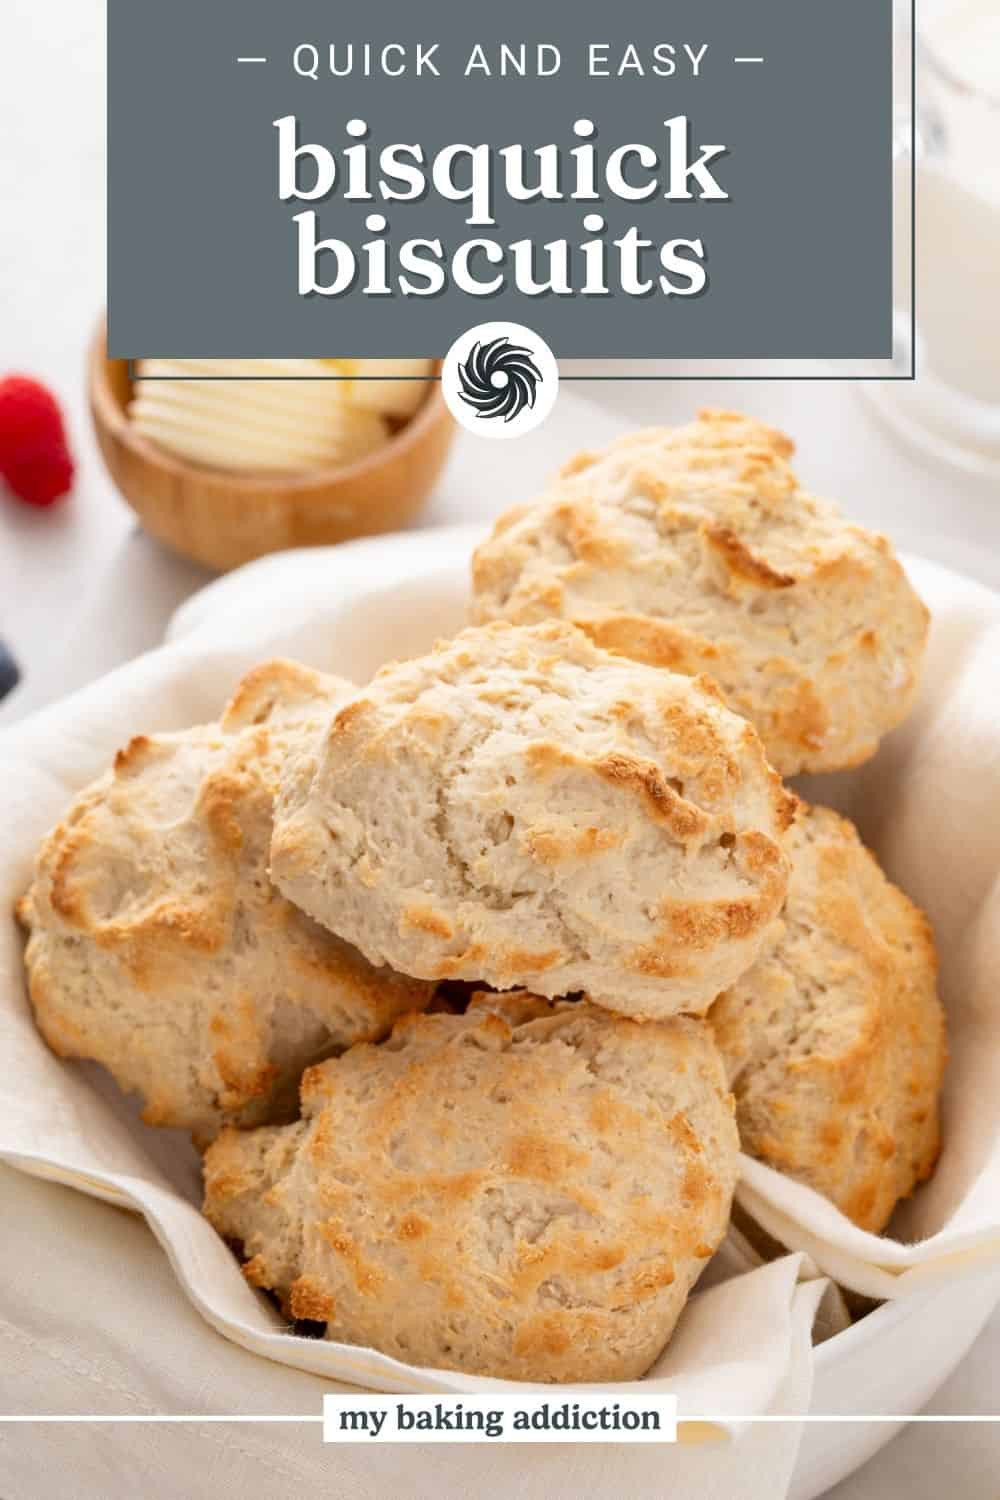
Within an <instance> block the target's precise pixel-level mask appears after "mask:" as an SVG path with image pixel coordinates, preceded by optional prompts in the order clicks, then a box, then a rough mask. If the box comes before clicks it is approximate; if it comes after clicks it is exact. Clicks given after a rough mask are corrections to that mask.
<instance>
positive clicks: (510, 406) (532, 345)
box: [441, 323, 559, 438]
mask: <svg viewBox="0 0 1000 1500" xmlns="http://www.w3.org/2000/svg"><path fill="white" fill-rule="evenodd" d="M441 381H442V389H443V392H444V398H445V401H446V402H447V404H448V408H449V410H450V411H451V414H452V416H453V417H454V418H455V420H456V421H457V422H459V423H460V425H461V426H462V427H464V428H466V430H467V431H469V432H474V433H476V435H477V436H479V437H486V438H509V437H520V436H522V435H523V434H524V433H526V432H530V431H531V430H532V429H533V428H535V427H537V426H538V425H539V424H540V423H541V422H543V421H544V420H545V418H546V417H547V416H548V414H549V412H550V411H551V410H552V407H553V405H554V404H555V399H556V394H557V392H558V388H559V369H558V366H557V364H556V360H555V356H554V355H553V353H552V350H551V349H550V348H549V346H548V345H547V344H546V343H545V341H544V340H543V339H541V338H539V336H538V334H536V333H533V332H532V331H531V329H530V328H523V327H522V326H521V325H520V324H519V323H482V324H480V325H479V326H478V327H477V328H470V329H469V330H468V331H467V332H466V333H464V334H462V335H461V337H460V338H458V339H456V340H455V342H454V344H452V346H451V348H450V349H449V351H448V353H447V355H446V356H445V361H444V367H443V369H442V372H441Z"/></svg>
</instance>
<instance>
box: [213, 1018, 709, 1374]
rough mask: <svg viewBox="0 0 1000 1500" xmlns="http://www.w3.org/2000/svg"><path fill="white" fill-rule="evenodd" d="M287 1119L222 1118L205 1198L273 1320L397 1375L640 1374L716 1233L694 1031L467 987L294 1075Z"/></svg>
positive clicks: (691, 1026)
mask: <svg viewBox="0 0 1000 1500" xmlns="http://www.w3.org/2000/svg"><path fill="white" fill-rule="evenodd" d="M302 1116H303V1118H302V1120H301V1121H300V1122H298V1123H296V1124H294V1125H288V1126H284V1127H279V1128H276V1129H274V1128H271V1129H267V1128H265V1129H261V1130H255V1131H251V1132H240V1131H236V1130H227V1131H225V1132H224V1133H223V1134H222V1135H221V1136H220V1137H219V1139H218V1140H217V1141H216V1142H215V1143H214V1144H213V1145H212V1146H211V1147H210V1148H209V1150H208V1152H207V1153H206V1156H205V1159H204V1169H205V1204H204V1211H205V1213H206V1214H207V1216H208V1218H209V1219H210V1220H211V1222H212V1223H213V1224H214V1225H215V1227H216V1229H217V1230H218V1231H219V1233H220V1234H222V1235H224V1236H225V1237H226V1238H227V1239H229V1240H231V1241H235V1242H237V1243H238V1244H239V1245H240V1246H241V1247H242V1255H243V1258H244V1260H245V1265H244V1267H243V1270H244V1275H245V1276H246V1277H247V1280H248V1281H250V1282H251V1284H252V1285H254V1286H258V1287H264V1288H268V1289H271V1290H273V1291H274V1292H276V1293H277V1295H278V1297H279V1299H280V1302H281V1304H282V1306H283V1308H284V1310H285V1313H286V1315H287V1316H289V1317H291V1318H308V1319H311V1320H313V1321H319V1322H323V1323H325V1324H326V1337H327V1338H329V1339H334V1340H339V1341H343V1342H346V1343H350V1344H361V1345H366V1346H368V1347H371V1348H374V1349H378V1350H381V1351H382V1352H383V1353H385V1354H388V1355H391V1356H392V1357H394V1358H395V1359H400V1360H404V1361H406V1362H408V1363H410V1364H414V1365H426V1366H432V1367H435V1368H447V1369H458V1370H465V1371H469V1372H474V1373H476V1374H482V1375H491V1376H496V1377H501V1378H508V1379H513V1380H529V1381H603V1380H634V1379H637V1378H638V1377H639V1376H641V1375H643V1374H644V1373H645V1371H646V1370H648V1368H649V1367H650V1365H651V1364H652V1363H653V1361H654V1360H655V1359H656V1358H657V1356H658V1355H659V1353H660V1351H661V1350H662V1348H663V1346H664V1345H665V1344H666V1342H667V1340H668V1338H669V1337H670V1334H671V1332H672V1330H673V1327H674V1324H675V1323H676V1321H677V1318H678V1316H679V1315H680V1312H681V1309H682V1307H683V1306H684V1302H685V1300H686V1298H687V1295H688V1292H689V1291H690V1289H691V1287H692V1285H693V1283H694V1282H695V1280H696V1279H697V1277H698V1275H699V1274H700V1272H701V1270H702V1268H703V1267H704V1265H705V1264H706V1262H707V1260H708V1258H709V1257H710V1256H711V1255H712V1254H713V1252H714V1250H715V1248H716V1247H717V1245H718V1244H719V1243H720V1241H721V1240H722V1238H723V1236H724V1234H725V1231H726V1225H727V1222H728V1216H729V1208H730V1202H731V1198H732V1192H733V1187H734V1185H735V1181H736V1168H737V1154H738V1142H737V1136H736V1128H735V1125H734V1123H733V1117H732V1100H731V1098H730V1096H729V1095H728V1094H727V1093H726V1087H725V1079H724V1075H723V1070H722V1064H721V1061H720V1059H719V1057H718V1053H717V1052H716V1049H715V1047H714V1046H713V1044H712V1041H711V1033H710V1031H709V1028H708V1027H707V1026H706V1025H705V1023H704V1022H703V1021H695V1020H692V1019H689V1018H686V1017H675V1018H672V1019H670V1020H668V1021H661V1022H650V1023H647V1024H645V1025H639V1024H637V1023H636V1022H634V1021H629V1020H626V1019H623V1018H622V1017H620V1016H614V1015H611V1014H610V1013H609V1012H607V1011H604V1010H602V1009H600V1008H598V1007H597V1006H593V1005H590V1004H587V1003H585V1002H579V1003H566V1002H563V1003H559V1004H553V1003H551V1002H549V1001H546V1000H542V999H538V998H537V997H535V996H531V995H526V994H514V995H511V996H499V995H484V996H480V997H478V998H477V999H474V1000H473V1002H472V1004H471V1005H470V1007H469V1010H468V1011H467V1012H466V1014H465V1015H464V1016H456V1015H447V1014H436V1015H421V1016H412V1017H408V1018H406V1019H405V1020H403V1021H401V1022H399V1023H398V1024H397V1026H396V1027H395V1029H394V1031H393V1033H392V1036H391V1038H390V1040H389V1041H387V1042H383V1043H381V1044H380V1045H377V1046H359V1047H352V1048H351V1050H350V1051H349V1052H346V1053H344V1055H343V1056H342V1057H339V1058H336V1059H333V1060H332V1061H330V1062H325V1063H321V1064H319V1065H318V1066H316V1067H313V1068H310V1069H309V1070H308V1071H307V1073H306V1074H305V1076H304V1078H303V1080H302Z"/></svg>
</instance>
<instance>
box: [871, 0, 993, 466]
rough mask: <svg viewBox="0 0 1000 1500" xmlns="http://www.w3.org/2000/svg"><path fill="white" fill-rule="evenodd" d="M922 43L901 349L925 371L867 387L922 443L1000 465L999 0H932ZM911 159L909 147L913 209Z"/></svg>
mask: <svg viewBox="0 0 1000 1500" xmlns="http://www.w3.org/2000/svg"><path fill="white" fill-rule="evenodd" d="M916 47H917V100H916V111H917V131H916V135H917V160H916V164H915V165H916V231H917V234H916V239H917V247H916V264H915V265H914V266H913V268H912V275H913V276H914V278H915V283H916V286H915V289H916V305H917V328H916V346H915V348H912V347H911V329H910V307H909V297H910V282H909V274H910V268H909V266H907V267H906V268H905V272H906V273H905V274H903V275H897V278H896V281H897V288H896V295H897V299H898V306H897V315H896V319H895V345H896V355H895V358H896V361H897V367H898V368H899V369H900V370H904V371H905V370H909V368H910V360H911V355H914V356H915V367H916V372H917V378H916V380H915V381H914V382H913V383H912V384H905V383H903V382H885V383H882V384H873V385H870V386H869V387H868V388H867V389H868V393H869V394H870V395H871V396H872V399H873V400H874V401H875V403H876V405H877V406H878V407H879V409H880V410H881V412H882V413H883V415H884V416H885V417H886V418H887V419H888V420H889V421H890V422H891V423H892V425H893V426H894V427H896V428H897V430H900V431H902V432H904V433H905V434H906V436H907V437H909V438H910V439H911V440H912V441H913V442H915V443H918V444H919V445H920V446H921V447H922V448H924V449H925V450H930V451H933V452H934V453H936V454H937V455H938V456H939V457H941V458H944V459H946V460H947V461H949V462H950V463H953V464H957V465H959V466H961V467H962V468H964V469H967V470H973V471H975V472H978V473H982V474H990V475H994V476H1000V0H923V3H922V5H921V7H920V20H919V24H918V34H917V38H916ZM910 166H911V163H910V161H909V156H908V150H907V151H904V152H903V153H902V154H901V155H900V158H899V160H898V162H897V193H898V195H902V194H904V193H905V194H906V195H907V210H908V193H909V176H910ZM898 207H899V205H898V204H897V210H898ZM903 220H904V216H902V215H898V216H897V240H898V241H901V242H902V243H903V244H904V245H906V247H907V255H908V239H909V236H908V233H906V229H907V228H908V225H906V224H905V222H903ZM900 230H903V233H902V234H901V233H900Z"/></svg>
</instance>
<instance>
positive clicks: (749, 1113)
mask: <svg viewBox="0 0 1000 1500" xmlns="http://www.w3.org/2000/svg"><path fill="white" fill-rule="evenodd" d="M786 846H787V848H788V851H789V854H790V856H791V861H792V875H791V880H790V882H789V887H788V903H787V906H786V908H785V912H784V914H783V917H782V919H781V921H780V922H779V923H778V924H777V925H776V927H775V932H774V937H773V939H772V942H771V944H770V945H769V947H768V949H767V950H766V952H765V954H764V955H763V956H762V957H761V958H760V959H758V961H757V963H756V964H755V965H754V967H753V968H752V969H751V970H750V971H749V973H747V974H745V975H744V976H743V977H742V979H740V980H738V981H737V983H736V984H735V985H733V986H732V988H731V989H729V990H728V991H727V992H726V993H725V994H724V995H721V996H720V997H719V999H718V1000H717V1002H716V1004H715V1005H714V1006H713V1008H712V1010H711V1011H710V1012H709V1020H710V1022H711V1024H712V1027H713V1029H714V1031H715V1037H716V1041H717V1042H718V1044H719V1048H720V1051H721V1052H722V1055H723V1058H724V1059H725V1062H726V1070H727V1074H728V1077H729V1083H730V1087H731V1088H732V1090H733V1092H734V1094H735V1096H736V1120H737V1124H738V1126H739V1130H740V1139H741V1141H742V1145H743V1150H744V1151H746V1152H747V1153H748V1154H749V1155H751V1156H756V1157H759V1158H760V1159H761V1160H762V1161H766V1162H768V1163H769V1164H770V1165H771V1166H773V1167H776V1168H777V1169H778V1170H779V1171H781V1172H787V1173H788V1174H789V1175H790V1176H792V1177H795V1178H798V1180H799V1181H801V1182H804V1183H806V1184H807V1185H808V1186H809V1187H812V1188H815V1189H816V1191H817V1192H819V1193H823V1194H825V1196H826V1197H828V1198H830V1199H832V1201H833V1202H834V1203H835V1204H836V1205H837V1207H838V1208H840V1209H841V1210H842V1211H843V1213H845V1214H846V1215H847V1216H848V1218H850V1219H853V1220H854V1222H855V1223H856V1224H858V1225H860V1226H861V1228H862V1229H868V1230H872V1231H878V1230H881V1229H883V1228H884V1227H885V1225H886V1223H887V1222H888V1220H889V1216H890V1215H891V1213H892V1210H893V1208H894V1207H895V1205H896V1203H897V1202H898V1200H899V1199H900V1198H905V1197H906V1196H907V1195H908V1194H909V1193H911V1192H912V1191H913V1188H914V1187H915V1186H916V1184H917V1183H919V1182H921V1181H922V1180H923V1179H924V1178H925V1177H928V1176H929V1175H930V1173H931V1171H932V1170H933V1168H934V1163H935V1161H936V1159H937V1154H938V1145H939V1130H938V1095H939V1093H940V1089H941V1080H942V1075H943V1072H944V1066H945V1060H946V1055H947V1049H946V1041H945V1019H944V1011H943V1009H942V1006H941V1003H940V1001H939V999H938V996H937V988H936V968H937V965H936V959H935V953H934V940H933V937H932V934H931V930H930V926H929V924H928V922H927V919H926V917H925V916H924V914H923V913H922V912H921V911H918V909H917V908H916V907H915V906H914V905H913V903H912V902H911V901H910V900H909V899H908V898H907V897H906V896H904V894H903V892H902V891H900V890H897V888H896V887H895V886H894V885H892V884H890V882H889V881H888V880H887V879H886V877H885V875H884V874H883V873H882V871H881V869H880V868H879V866H878V864H877V862H876V860H875V859H874V857H873V856H872V855H871V854H870V853H869V852H868V850H867V849H866V848H865V847H864V845H863V844H862V843H861V840H860V839H859V837H858V833H857V830H856V829H855V828H854V826H853V825H852V824H851V823H848V822H847V821H846V819H844V818H841V817H838V816H837V814H836V813H834V812H831V811H830V810H829V809H828V808H825V807H813V808H806V807H803V809H802V810H801V812H800V814H799V817H798V819H797V820H796V823H795V826H794V828H793V829H792V831H791V833H790V834H789V836H788V839H787V841H786Z"/></svg>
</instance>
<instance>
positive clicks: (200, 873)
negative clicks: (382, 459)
mask: <svg viewBox="0 0 1000 1500" xmlns="http://www.w3.org/2000/svg"><path fill="white" fill-rule="evenodd" d="M353 691H355V690H354V688H353V687H352V685H351V684H350V683H347V682H344V681H342V680H341V679H338V678H332V677H322V676H320V675H319V674H318V673H315V672H311V671H309V670H308V669H307V668H304V667H300V666H297V665H296V664H295V663H292V662H281V661H279V662H271V663H267V664H265V665H264V666H262V667H258V668H256V669H255V670H254V671H253V672H251V673H250V674H249V675H248V677H247V678H245V679H244V681H243V682H242V683H241V684H240V687H239V688H238V690H237V692H236V695H235V696H234V698H233V700H232V702H231V703H230V705H229V707H228V708H227V710H226V713H225V715H224V717H223V721H222V724H221V725H204V726H201V727H199V728H195V729H190V730H184V731H181V732H179V733H175V734H157V735H140V736H138V737H137V738H135V739H133V740H132V741H131V743H130V744H129V745H128V747H127V748H126V749H124V750H122V751H120V752H119V754H118V756H117V757H116V759H115V763H114V766H113V768H112V769H111V770H110V771H108V772H107V773H106V774H105V775H104V776H102V777H101V779H100V780H99V781H97V782H95V783H94V784H93V785H92V786H90V787H88V788H87V789H86V790H85V791H83V792H81V793H80V795H79V796H78V797H77V799H76V801H75V802H74V803H73V805H72V807H71V808H70V809H69V811H68V812H67V814H66V816H65V818H64V819H63V821H62V822H61V823H60V824H59V825H58V826H57V827H56V828H55V829H54V830H53V831H52V832H51V833H50V834H49V835H48V837H47V838H46V840H45V842H44V843H43V845H42V847H41V850H40V852H39V855H38V858H37V862H36V869H35V878H34V882H33V884H32V886H31V888H30V890H29V892H28V894H27V895H26V896H25V897H24V899H23V900H22V901H21V903H20V905H19V908H18V915H19V916H20V918H21V920H22V921H23V922H24V924H25V926H27V927H28V928H29V930H30V934H31V936H30V939H29V942H28V946H27V951H26V955H25V962H26V965H27V970H28V980H29V989H30V994H31V999H32V1002H33V1004H34V1008H35V1013H36V1017H37V1020H38V1025H39V1028H40V1030H41V1032H42V1034H43V1036H44V1037H45V1038H46V1040H47V1041H48V1043H49V1045H50V1046H51V1047H52V1048H53V1050H54V1051H55V1052H57V1053H59V1055H60V1056H63V1057H83V1058H93V1059H95V1060H96V1061H98V1062H101V1063H103V1064H104V1065H105V1067H107V1068H108V1069H109V1070H110V1071H111V1073H112V1074H113V1075H114V1077H115V1078H116V1079H117V1081H118V1083H119V1084H120V1086H121V1087H122V1088H124V1089H128V1090H136V1091H137V1092H138V1093H139V1094H141V1095H142V1097H143V1100H144V1102H145V1109H144V1118H145V1119H146V1120H147V1121H148V1123H150V1124H154V1125H178V1126H183V1127H185V1128H186V1129H188V1130H190V1131H192V1132H193V1134H194V1135H195V1137H196V1139H199V1140H204V1139H208V1138H210V1137H211V1136H212V1135H214V1134H215V1133H216V1132H217V1131H218V1129H219V1128H220V1126H221V1124H222V1123H224V1122H225V1121H226V1120H234V1121H238V1122H240V1123H242V1124H256V1123H260V1122H263V1121H266V1120H274V1119H288V1118H291V1117H292V1115H293V1114H294V1104H295V1091H296V1088H297V1085H298V1080H299V1075H300V1073H301V1071H302V1069H303V1067H305V1066H306V1064H307V1063H310V1062H313V1061H315V1060H316V1058H317V1057H322V1056H327V1055H329V1053H330V1052H331V1051H334V1050H336V1049H338V1048H342V1047H345V1046H348V1045H349V1044H350V1043H351V1042H354V1041H358V1040H361V1039H367V1038H371V1037H378V1036H383V1035H385V1033H386V1032H387V1031H388V1029H389V1027H390V1026H391V1024H392V1022H393V1021H394V1020H395V1018H396V1017H397V1016H398V1015H399V1014H400V1013H401V1012H402V1011H404V1010H407V1009H410V1008H413V1007H419V1006H422V1005H423V1004H425V1003H426V1001H427V998H428V995H429V987H428V986H426V985H422V984H420V983H418V982H415V981H413V980H410V979H402V978H400V977H399V976H398V975H395V974H391V973H389V972H387V971H381V972H380V971H377V970H375V969H373V968H372V967H371V965H370V964H368V963H367V961H366V960H365V959H364V958H363V957H362V956H361V954H360V953H357V952H356V951H354V950H353V949H351V948H350V947H349V946H348V945H347V944H346V943H343V942H341V940H340V939H339V938H336V937H334V936H332V934H330V933H328V932H326V931H325V930H324V929H323V928H321V927H318V926H317V925H316V924H315V923H314V922H311V921H310V920H309V919H308V917H306V916H304V915H303V913H302V912H301V911H299V910H298V908H297V907H294V906H292V905H291V903H290V902H288V901H286V900H285V899H284V898H283V897H282V896H281V895H280V894H279V892H278V891H276V890H275V889H274V887H273V886H272V885H271V883H270V881H269V880H268V877H267V859H268V847H269V844H270V837H271V814H272V807H273V799H274V791H275V782H276V775H277V766H278V763H279V761H281V760H282V759H284V758H285V757H286V755H290V754H291V755H292V758H294V750H295V747H296V743H297V738H298V736H300V735H301V736H303V737H305V736H306V735H307V733H308V732H309V729H310V715H313V714H316V713H318V712H319V711H320V710H323V711H324V712H325V714H326V715H327V716H328V715H329V713H330V712H331V711H332V710H333V709H334V708H336V706H337V704H338V703H340V702H343V701H344V700H345V698H347V697H349V696H350V694H351V693H352V692H353Z"/></svg>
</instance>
